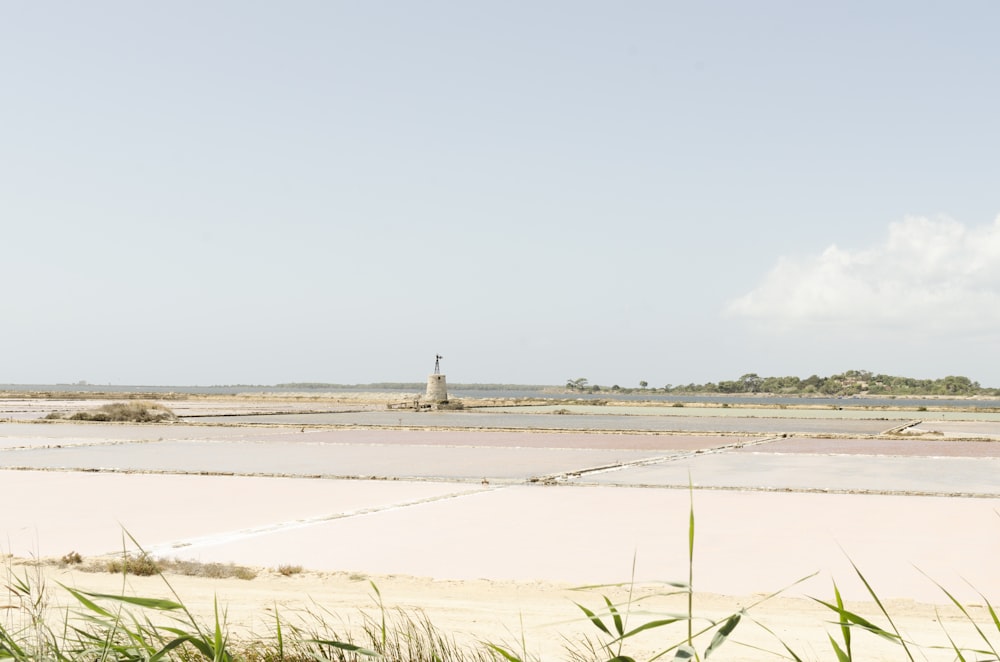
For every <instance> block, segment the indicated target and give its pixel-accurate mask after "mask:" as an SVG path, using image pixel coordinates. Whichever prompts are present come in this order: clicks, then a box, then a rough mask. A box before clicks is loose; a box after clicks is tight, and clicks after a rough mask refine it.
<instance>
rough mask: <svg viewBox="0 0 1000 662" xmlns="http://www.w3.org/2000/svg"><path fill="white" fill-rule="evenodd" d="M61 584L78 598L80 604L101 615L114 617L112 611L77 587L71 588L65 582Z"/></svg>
mask: <svg viewBox="0 0 1000 662" xmlns="http://www.w3.org/2000/svg"><path fill="white" fill-rule="evenodd" d="M59 585H60V586H62V587H63V588H64V589H66V591H67V592H68V593H69V594H70V595H72V596H73V597H74V598H76V599H77V601H78V602H79V603H80V604H82V605H83V606H84V607H86V608H87V609H89V610H91V611H92V612H94V613H96V614H100V615H101V616H104V617H105V618H114V614H112V613H111V612H109V611H108V610H107V609H105V608H104V607H101V606H100V605H98V604H97V603H95V602H94V601H93V600H91V599H90V598H88V597H87V596H86V595H85V594H84V593H82V592H80V591H77V590H76V589H73V588H70V587H69V586H66V585H64V584H59Z"/></svg>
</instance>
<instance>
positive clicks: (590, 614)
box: [573, 602, 614, 637]
mask: <svg viewBox="0 0 1000 662" xmlns="http://www.w3.org/2000/svg"><path fill="white" fill-rule="evenodd" d="M573 604H575V605H576V606H577V607H579V608H580V611H582V612H583V613H584V614H586V615H587V618H589V619H590V622H591V623H593V624H594V627H596V628H597V629H598V630H600V631H601V632H603V633H604V634H606V635H608V636H609V637H611V636H614V635H612V634H611V630H609V629H608V628H607V626H605V625H604V622H603V621H601V619H600V617H598V616H597V614H595V613H594V612H592V611H590V610H589V609H587V608H586V607H584V606H583V605H581V604H580V603H579V602H574V603H573Z"/></svg>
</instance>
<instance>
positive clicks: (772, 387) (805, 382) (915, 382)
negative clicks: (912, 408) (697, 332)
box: [663, 370, 1000, 396]
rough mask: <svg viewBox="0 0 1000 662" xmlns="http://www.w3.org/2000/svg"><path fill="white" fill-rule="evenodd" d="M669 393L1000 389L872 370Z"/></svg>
mask: <svg viewBox="0 0 1000 662" xmlns="http://www.w3.org/2000/svg"><path fill="white" fill-rule="evenodd" d="M663 390H664V392H666V393H767V394H772V395H831V396H850V395H859V394H867V395H1000V389H996V388H984V387H982V386H980V384H979V382H975V381H972V380H971V379H969V378H968V377H963V376H961V375H949V376H947V377H942V378H940V379H914V378H912V377H898V376H894V375H884V374H875V373H872V372H871V371H869V370H848V371H846V372H843V373H841V374H837V375H831V376H829V377H820V376H819V375H810V376H809V377H806V378H805V379H800V378H799V377H795V376H788V377H761V376H759V375H757V374H756V373H748V374H745V375H743V376H742V377H740V378H739V379H736V380H732V381H720V382H718V383H714V382H707V383H705V384H687V385H680V386H671V385H669V384H668V385H667V386H666V387H665V388H664V389H663Z"/></svg>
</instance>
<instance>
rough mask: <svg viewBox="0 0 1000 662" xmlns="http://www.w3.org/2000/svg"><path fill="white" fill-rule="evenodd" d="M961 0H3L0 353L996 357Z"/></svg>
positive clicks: (554, 367) (988, 120)
mask: <svg viewBox="0 0 1000 662" xmlns="http://www.w3.org/2000/svg"><path fill="white" fill-rule="evenodd" d="M998 25H1000V4H997V3H995V2H986V1H983V2H957V3H941V2H934V3H931V2H913V1H906V2H870V1H866V2H837V3H806V2H766V1H765V2H736V1H732V2H699V3H694V2H667V1H660V2H642V1H637V2H629V3H611V2H580V1H573V2H544V1H542V2H494V3H486V2H399V1H397V2H353V3H347V2H333V1H323V2H281V3H279V2H269V3H266V2H247V1H243V0H241V1H239V2H236V1H232V2H200V1H199V2H185V1H179V2H169V3H136V2H124V1H122V2H105V1H101V0H98V1H96V2H88V3H80V2H69V1H63V2H7V3H3V4H2V5H0V227H2V231H3V233H2V245H3V248H4V250H3V260H2V262H0V278H2V282H3V290H2V292H3V294H2V305H0V311H2V313H0V315H2V325H0V346H2V347H3V348H4V353H5V356H4V358H3V360H2V361H0V382H19V383H42V382H65V381H76V380H89V381H91V382H95V383H117V384H227V383H257V384H269V383H277V382H291V381H327V382H343V383H354V382H372V381H419V380H421V379H423V377H424V375H425V374H426V373H427V372H428V371H429V370H430V369H431V368H432V367H433V357H434V354H435V353H441V354H443V355H444V356H445V357H446V358H445V361H444V368H445V372H446V373H447V374H448V376H449V380H450V381H456V382H514V383H562V382H564V381H565V380H566V379H568V378H575V377H587V378H589V379H590V381H591V382H596V383H601V384H613V383H618V384H621V385H623V386H627V385H635V384H636V383H637V382H638V381H639V380H640V379H643V380H647V381H649V382H650V383H651V384H652V385H663V384H666V383H673V384H678V383H687V382H691V381H696V382H703V381H709V380H711V381H717V380H720V379H733V378H735V377H738V376H739V375H741V374H744V373H747V372H757V373H760V374H763V375H771V374H794V375H799V376H802V377H805V376H808V375H809V374H812V373H819V374H831V373H834V372H841V371H843V370H847V369H852V368H863V369H869V370H873V371H876V372H888V373H893V374H905V375H912V376H919V377H940V376H944V375H947V374H965V375H967V376H969V377H971V378H973V379H976V380H979V381H980V382H982V383H983V384H984V385H993V386H1000V365H998V364H997V361H996V360H995V358H994V356H995V352H996V349H995V348H996V347H997V346H998V341H1000V225H998V224H996V223H995V219H997V217H998V215H1000V120H998V119H997V118H998V117H1000V42H998V40H997V32H996V30H997V26H998Z"/></svg>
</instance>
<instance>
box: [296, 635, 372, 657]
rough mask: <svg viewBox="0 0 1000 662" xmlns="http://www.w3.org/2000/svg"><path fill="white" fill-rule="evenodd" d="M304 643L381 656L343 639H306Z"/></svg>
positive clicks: (367, 655)
mask: <svg viewBox="0 0 1000 662" xmlns="http://www.w3.org/2000/svg"><path fill="white" fill-rule="evenodd" d="M306 643H310V644H318V645H320V646H329V647H331V648H336V649H339V650H342V651H348V652H350V653H357V654H358V655H364V656H366V657H382V656H381V655H379V654H378V653H376V652H375V651H373V650H369V649H368V648H364V647H363V646H358V645H357V644H348V643H345V642H343V641H334V640H332V639H306Z"/></svg>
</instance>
